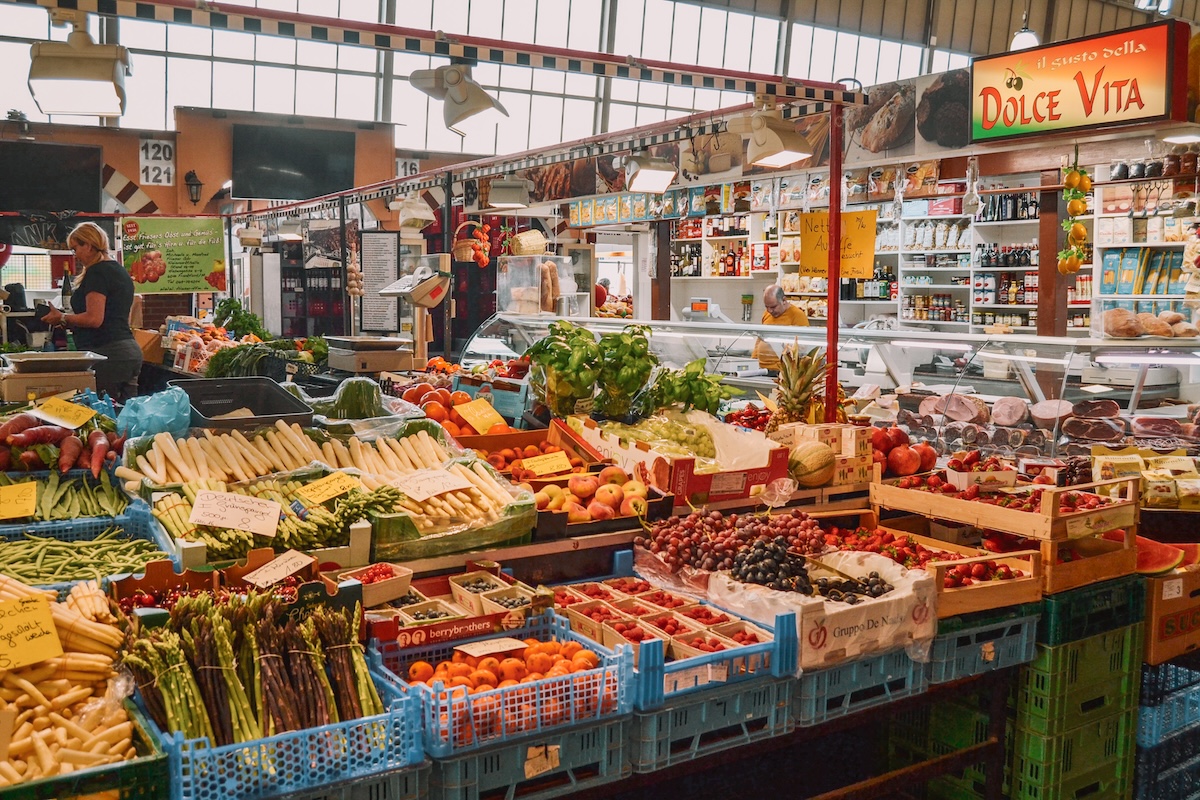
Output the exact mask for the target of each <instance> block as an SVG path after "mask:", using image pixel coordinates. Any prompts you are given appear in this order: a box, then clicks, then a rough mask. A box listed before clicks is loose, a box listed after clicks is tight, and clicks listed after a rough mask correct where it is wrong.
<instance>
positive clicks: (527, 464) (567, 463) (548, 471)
mask: <svg viewBox="0 0 1200 800" xmlns="http://www.w3.org/2000/svg"><path fill="white" fill-rule="evenodd" d="M521 466H523V467H524V468H525V469H527V470H531V471H532V472H533V474H534V475H537V476H539V477H540V476H542V475H554V474H556V473H559V472H570V471H571V460H570V459H569V458H567V454H566V453H564V452H563V451H561V450H560V451H558V452H557V453H547V454H546V455H544V456H534V457H533V458H525V459H522V460H521Z"/></svg>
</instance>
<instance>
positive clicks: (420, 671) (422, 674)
mask: <svg viewBox="0 0 1200 800" xmlns="http://www.w3.org/2000/svg"><path fill="white" fill-rule="evenodd" d="M432 677H433V664H430V663H429V662H428V661H414V662H413V663H412V664H410V665H409V666H408V679H409V680H410V681H427V680H429V679H430V678H432Z"/></svg>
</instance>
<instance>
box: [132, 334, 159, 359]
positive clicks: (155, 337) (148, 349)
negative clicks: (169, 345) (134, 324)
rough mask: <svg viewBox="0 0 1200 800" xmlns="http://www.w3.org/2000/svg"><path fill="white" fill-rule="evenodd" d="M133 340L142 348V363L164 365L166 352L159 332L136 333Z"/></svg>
mask: <svg viewBox="0 0 1200 800" xmlns="http://www.w3.org/2000/svg"><path fill="white" fill-rule="evenodd" d="M133 338H134V340H135V341H136V342H137V343H138V346H139V347H141V348H142V361H145V362H146V363H148V364H161V363H163V356H164V355H165V351H164V350H163V346H162V342H163V339H162V335H161V334H160V333H159V332H158V331H134V332H133Z"/></svg>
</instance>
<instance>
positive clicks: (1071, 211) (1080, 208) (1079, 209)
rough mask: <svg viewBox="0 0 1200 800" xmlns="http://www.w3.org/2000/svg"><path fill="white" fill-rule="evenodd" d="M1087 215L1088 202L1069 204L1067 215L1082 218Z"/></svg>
mask: <svg viewBox="0 0 1200 800" xmlns="http://www.w3.org/2000/svg"><path fill="white" fill-rule="evenodd" d="M1086 213H1087V201H1086V200H1072V201H1071V202H1069V203H1067V215H1068V216H1071V217H1081V216H1083V215H1084V214H1086Z"/></svg>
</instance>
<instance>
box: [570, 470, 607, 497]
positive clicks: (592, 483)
mask: <svg viewBox="0 0 1200 800" xmlns="http://www.w3.org/2000/svg"><path fill="white" fill-rule="evenodd" d="M599 488H600V483H599V481H597V480H596V479H595V478H593V477H592V476H591V475H575V476H572V478H571V480H569V481H567V489H569V490H570V491H571V494H573V495H575V496H576V497H579V498H581V499H584V500H586V499H587V498H589V497H591V496H592V495H594V494H595V493H596V490H597V489H599Z"/></svg>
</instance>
